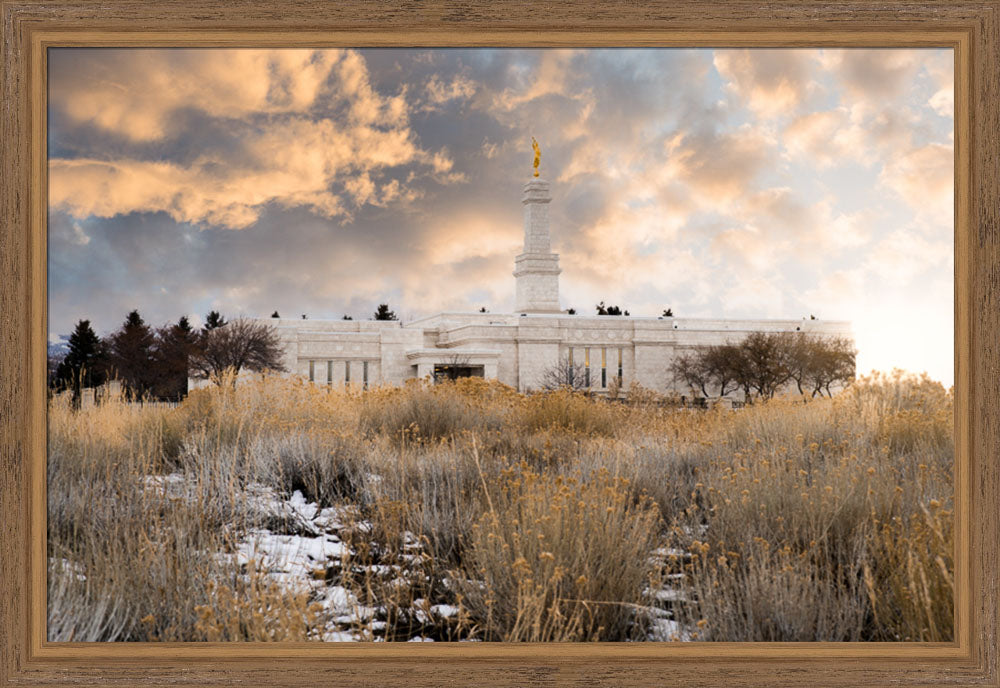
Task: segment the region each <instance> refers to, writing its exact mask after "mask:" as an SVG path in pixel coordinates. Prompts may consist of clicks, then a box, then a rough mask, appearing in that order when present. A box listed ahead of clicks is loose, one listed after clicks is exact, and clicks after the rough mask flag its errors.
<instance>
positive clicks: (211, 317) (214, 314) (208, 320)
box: [202, 311, 226, 332]
mask: <svg viewBox="0 0 1000 688" xmlns="http://www.w3.org/2000/svg"><path fill="white" fill-rule="evenodd" d="M225 324H226V319H225V318H223V317H222V316H221V315H220V314H219V311H209V313H208V315H206V316H205V327H203V328H202V330H204V331H205V332H208V331H210V330H214V329H216V328H218V327H222V326H223V325H225Z"/></svg>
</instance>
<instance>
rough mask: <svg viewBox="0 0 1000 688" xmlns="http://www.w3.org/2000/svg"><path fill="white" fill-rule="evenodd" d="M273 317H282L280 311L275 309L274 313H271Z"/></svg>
mask: <svg viewBox="0 0 1000 688" xmlns="http://www.w3.org/2000/svg"><path fill="white" fill-rule="evenodd" d="M271 317H272V318H280V317H281V316H280V315H278V311H275V312H274V313H271Z"/></svg>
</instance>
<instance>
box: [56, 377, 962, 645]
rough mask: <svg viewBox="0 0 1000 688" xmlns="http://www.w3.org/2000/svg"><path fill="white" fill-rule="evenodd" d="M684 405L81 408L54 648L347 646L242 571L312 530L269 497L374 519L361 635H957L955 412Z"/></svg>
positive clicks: (900, 387) (366, 532)
mask: <svg viewBox="0 0 1000 688" xmlns="http://www.w3.org/2000/svg"><path fill="white" fill-rule="evenodd" d="M663 402H664V400H663V399H660V398H657V397H656V395H653V394H651V393H649V392H648V391H647V390H642V389H639V388H634V389H630V390H629V391H628V393H627V394H625V399H623V400H622V401H619V402H608V401H605V400H602V399H596V398H590V397H587V396H585V395H582V394H579V393H571V392H568V391H559V392H552V393H547V394H539V395H531V396H523V395H520V394H517V393H516V392H514V391H513V390H511V389H509V388H507V387H504V386H503V385H500V384H497V383H495V382H489V381H485V380H481V379H467V380H460V381H457V382H455V383H445V384H440V385H437V386H430V385H427V384H426V383H415V384H410V385H407V386H406V387H404V388H385V389H374V390H370V391H367V392H362V391H360V390H352V391H345V390H342V389H336V388H326V387H323V386H317V385H311V384H308V383H304V382H301V381H297V380H292V379H285V378H257V379H254V380H250V381H247V382H240V383H239V384H232V381H223V384H221V385H219V386H215V387H212V388H210V389H205V390H199V391H197V392H195V393H193V394H191V395H190V396H189V398H188V399H187V400H186V401H185V402H184V403H183V404H181V405H180V406H179V407H177V408H166V407H160V406H140V405H136V404H128V403H125V402H124V401H122V400H114V399H112V400H110V401H108V402H107V403H104V404H101V405H98V406H94V407H88V408H85V409H83V410H81V411H73V410H72V409H71V408H70V406H69V404H68V401H66V400H64V399H61V398H57V399H54V400H53V401H52V404H51V406H50V410H49V427H50V435H49V473H48V486H49V487H48V489H49V545H48V546H49V555H50V562H51V564H50V590H49V636H50V637H51V638H53V639H59V640H66V639H76V640H144V639H165V640H181V639H203V640H212V639H215V640H264V639H268V640H282V639H307V638H319V637H322V629H323V627H324V624H328V623H330V619H329V618H327V614H326V612H325V611H324V610H322V609H319V608H318V607H317V606H316V605H315V604H314V602H315V601H316V600H315V594H314V593H309V592H308V591H303V590H301V589H294V588H292V587H288V588H280V587H276V586H275V585H274V584H273V581H271V580H270V579H267V578H266V577H261V575H260V572H257V571H256V570H255V569H254V567H252V566H251V567H242V568H241V567H240V566H238V565H237V564H236V563H234V561H233V560H232V558H227V557H220V556H218V554H219V553H222V552H227V551H231V550H232V548H233V546H234V545H233V543H234V542H235V541H236V540H238V539H239V538H240V537H241V536H242V535H243V534H245V533H247V532H250V531H251V530H253V529H260V528H268V529H270V530H271V531H274V532H286V533H291V532H299V531H300V530H301V529H302V528H303V527H304V526H303V525H302V524H301V523H300V522H298V521H297V520H296V519H294V518H284V517H280V518H279V517H276V516H275V515H274V514H273V513H266V512H265V511H262V510H261V509H260V507H259V500H255V498H254V495H255V494H257V492H259V490H261V489H269V490H273V491H274V492H276V493H278V494H281V495H285V496H288V495H291V493H293V492H295V491H299V492H301V493H302V494H303V495H304V496H305V498H306V499H307V500H309V501H311V502H316V503H317V504H318V505H319V506H323V507H325V506H333V505H336V506H345V507H348V509H347V510H346V511H345V513H348V514H352V516H351V518H350V519H348V520H349V521H350V522H348V523H346V524H345V525H344V529H343V531H342V532H341V533H340V537H341V538H342V539H343V541H344V545H345V547H346V551H347V553H346V554H345V556H344V561H343V562H341V563H340V564H339V565H338V566H337V567H334V568H332V569H330V570H328V571H324V572H322V575H323V576H325V577H326V580H327V581H328V583H329V584H330V585H340V586H343V587H344V588H346V589H347V590H349V591H350V592H351V594H352V595H353V596H354V599H356V600H357V603H358V605H359V606H360V607H364V608H365V609H366V610H367V611H366V612H365V613H364V614H359V615H358V616H357V619H356V623H355V624H354V628H353V630H354V631H355V632H356V634H357V635H358V636H359V637H361V638H376V637H378V638H384V639H389V640H405V639H409V638H410V637H413V636H415V635H422V636H424V637H433V638H437V639H460V638H478V639H488V640H511V641H520V640H594V639H602V640H626V639H641V638H644V637H646V633H647V632H648V629H649V626H650V621H651V619H652V617H653V616H655V615H656V614H657V613H659V614H660V615H661V616H662V614H663V613H664V612H663V610H662V609H661V610H660V611H659V612H656V611H655V610H653V609H652V607H654V606H659V607H661V608H667V609H668V611H669V613H670V614H672V615H673V618H674V619H675V620H677V621H679V622H680V623H681V625H682V627H683V628H684V629H686V632H687V633H688V634H689V635H688V636H687V637H692V638H695V639H709V640H904V639H914V640H947V639H950V638H951V635H952V632H953V629H952V616H951V615H952V611H951V610H952V602H951V595H952V589H951V585H952V579H951V576H952V570H953V562H952V547H953V535H952V518H953V516H952V512H953V505H952V462H953V457H954V452H953V442H952V436H953V428H952V408H953V406H952V399H951V396H950V393H948V392H946V391H945V390H943V389H942V388H941V387H940V385H937V384H936V383H933V382H930V381H928V380H926V379H920V378H912V377H906V376H903V375H895V376H881V377H875V378H868V379H863V380H860V381H859V382H857V383H856V384H855V385H853V386H852V387H851V388H850V389H849V390H848V391H846V392H844V393H842V394H840V395H838V396H837V397H835V398H834V399H832V400H831V399H817V400H803V399H777V400H774V401H771V402H768V403H759V404H754V405H752V406H750V407H748V408H746V409H742V410H739V411H725V410H721V409H717V410H711V411H695V410H685V409H679V408H677V407H675V406H671V405H669V404H665V403H663ZM167 474H172V477H170V478H169V479H167V478H164V477H161V478H154V479H153V480H152V481H151V480H150V479H148V478H147V476H166V475H167ZM255 491H256V492H255ZM666 547H669V548H671V552H672V553H673V556H672V557H667V558H666V560H665V561H660V560H659V559H657V558H655V557H651V556H650V555H651V554H652V553H653V552H654V551H655V550H657V549H659V548H666ZM671 574H672V576H673V577H672V578H665V576H668V575H671ZM664 580H669V581H671V584H672V585H675V586H677V587H678V590H677V591H676V593H677V594H675V595H673V596H672V597H671V596H661V597H659V598H657V597H656V595H655V593H656V592H657V591H658V589H659V586H660V585H661V584H662V582H663V581H664ZM446 608H450V609H457V611H456V612H454V613H449V614H444V613H443V612H441V613H439V611H435V610H441V609H446Z"/></svg>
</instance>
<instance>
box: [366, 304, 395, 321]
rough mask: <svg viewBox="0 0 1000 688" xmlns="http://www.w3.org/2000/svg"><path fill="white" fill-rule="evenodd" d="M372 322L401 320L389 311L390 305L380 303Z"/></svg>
mask: <svg viewBox="0 0 1000 688" xmlns="http://www.w3.org/2000/svg"><path fill="white" fill-rule="evenodd" d="M372 320H399V318H397V317H396V314H395V313H393V312H392V311H390V310H389V304H387V303H380V304H379V306H378V308H377V309H376V310H375V314H374V315H373V316H372Z"/></svg>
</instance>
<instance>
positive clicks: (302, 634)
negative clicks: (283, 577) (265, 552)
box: [144, 566, 327, 642]
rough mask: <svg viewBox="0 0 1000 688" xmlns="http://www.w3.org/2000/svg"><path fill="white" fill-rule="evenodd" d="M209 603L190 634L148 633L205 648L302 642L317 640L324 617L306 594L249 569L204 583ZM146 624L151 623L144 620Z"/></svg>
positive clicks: (198, 609) (200, 610) (202, 607)
mask: <svg viewBox="0 0 1000 688" xmlns="http://www.w3.org/2000/svg"><path fill="white" fill-rule="evenodd" d="M207 594H208V598H209V602H208V603H207V604H201V605H197V606H196V607H195V608H194V611H195V612H196V614H197V615H198V619H197V621H196V622H195V624H194V629H193V633H185V634H181V635H180V636H179V637H174V635H175V634H174V633H162V632H161V633H151V635H152V636H153V638H154V639H156V640H165V641H171V640H196V641H197V640H203V641H208V642H231V641H249V642H272V641H291V642H296V641H298V642H301V641H304V640H315V639H317V638H320V637H322V634H323V631H324V629H325V627H326V621H327V619H326V616H327V614H326V613H325V612H324V610H323V607H322V605H320V604H318V603H316V602H310V594H309V592H308V591H305V590H302V591H295V590H291V591H290V590H288V589H286V588H284V587H283V586H281V585H278V584H277V583H275V582H274V581H272V580H270V579H269V578H268V577H267V575H266V573H264V572H263V571H261V570H260V569H258V568H257V567H255V566H250V567H249V569H248V571H247V574H246V575H239V576H234V577H232V578H231V579H230V580H229V581H227V582H224V583H221V582H220V583H217V582H216V581H209V582H208V584H207ZM144 622H145V623H146V624H149V625H152V624H154V623H155V618H154V617H153V616H149V617H147V618H146V619H144Z"/></svg>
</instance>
